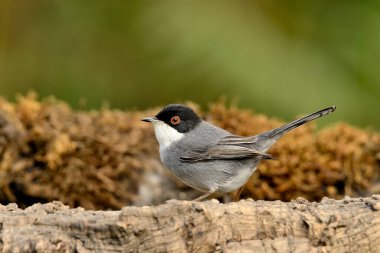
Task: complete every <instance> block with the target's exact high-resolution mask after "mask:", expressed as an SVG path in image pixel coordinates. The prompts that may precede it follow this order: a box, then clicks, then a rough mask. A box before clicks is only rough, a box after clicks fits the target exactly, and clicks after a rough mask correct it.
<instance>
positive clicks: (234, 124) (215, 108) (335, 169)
mask: <svg viewBox="0 0 380 253" xmlns="http://www.w3.org/2000/svg"><path fill="white" fill-rule="evenodd" d="M195 107H196V106H195ZM157 110H158V108H157V109H153V110H149V111H143V112H138V111H131V112H124V111H120V110H109V109H102V110H99V111H87V112H86V111H73V110H72V109H71V108H70V107H69V106H68V105H67V104H65V103H63V102H60V101H57V100H55V99H52V98H50V99H45V100H43V101H39V100H38V99H37V98H36V95H35V94H32V93H31V94H29V95H27V96H20V97H18V99H17V102H16V103H10V102H8V101H6V100H4V99H3V100H1V101H0V157H1V161H0V202H1V203H3V204H4V203H9V202H16V203H18V204H19V205H20V206H23V207H25V206H28V205H31V204H33V203H35V202H48V201H52V200H61V201H62V202H64V203H65V204H68V205H70V206H72V207H76V206H82V207H85V208H87V209H118V208H121V207H122V206H125V205H129V204H133V203H134V202H135V200H136V199H137V198H138V195H139V194H140V192H139V186H140V184H141V182H142V180H143V177H144V176H143V175H144V173H146V172H147V171H148V172H152V173H159V174H160V173H161V176H162V177H167V175H166V174H164V173H162V172H157V170H156V167H157V165H158V164H159V157H158V147H157V143H156V140H155V138H154V134H153V129H152V128H151V126H150V125H149V124H146V123H144V122H141V121H140V119H141V118H143V117H145V116H149V115H154V114H155V112H156V111H157ZM197 110H198V109H197ZM198 111H199V110H198ZM201 114H202V115H203V116H204V117H205V118H206V119H207V120H210V121H212V122H214V123H215V124H217V125H219V126H221V127H223V128H225V129H227V130H230V131H231V132H233V133H236V134H241V135H252V134H257V133H259V132H263V131H266V130H268V129H271V128H274V127H277V126H279V125H281V122H280V121H277V120H273V119H269V118H268V117H266V116H264V115H257V114H252V113H251V112H249V111H247V110H241V109H238V108H236V107H230V108H229V107H226V106H225V104H224V103H223V102H220V103H216V104H213V105H212V106H211V107H210V111H209V112H207V113H202V112H201ZM269 153H271V154H273V155H275V156H276V157H278V161H264V162H262V163H261V164H260V166H259V169H258V170H257V171H256V172H255V173H254V175H253V176H252V178H251V179H250V180H249V182H248V183H247V185H246V188H245V190H244V191H243V195H242V197H253V198H255V199H281V200H290V199H293V198H296V197H298V196H302V197H305V198H307V199H309V200H319V199H321V198H322V197H323V196H329V197H332V198H341V197H342V196H344V195H354V196H356V195H366V194H370V193H376V192H377V191H378V190H376V189H377V187H376V183H377V179H378V175H379V173H378V170H379V154H380V135H379V134H378V133H374V132H370V131H364V130H361V129H357V128H354V127H351V126H348V125H346V124H337V125H335V126H332V127H329V128H326V129H322V130H321V131H319V132H316V131H315V130H314V125H313V124H308V125H305V126H302V127H300V128H299V129H297V130H294V131H292V132H291V133H289V134H287V135H286V136H284V137H283V138H282V139H281V140H280V141H279V142H278V143H277V144H276V145H275V146H274V147H273V148H272V149H271V150H270V151H269ZM163 187H165V185H164V186H163ZM182 187H183V186H182ZM174 190H176V189H174ZM171 191H173V189H171ZM178 191H180V190H178ZM148 194H149V193H148ZM233 194H234V193H233ZM185 197H186V196H185ZM162 198H164V197H162ZM163 200H164V199H156V202H160V201H163Z"/></svg>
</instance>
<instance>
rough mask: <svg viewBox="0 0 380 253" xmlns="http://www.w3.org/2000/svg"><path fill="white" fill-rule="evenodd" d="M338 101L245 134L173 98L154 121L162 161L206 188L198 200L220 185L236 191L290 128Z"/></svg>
mask: <svg viewBox="0 0 380 253" xmlns="http://www.w3.org/2000/svg"><path fill="white" fill-rule="evenodd" d="M335 108H336V107H335V106H332V107H329V108H326V109H323V110H320V111H318V112H315V113H312V114H310V115H308V116H306V117H303V118H301V119H298V120H295V121H292V122H290V123H288V124H285V125H283V126H281V127H279V128H275V129H273V130H269V131H267V132H264V133H261V134H258V135H255V136H249V137H243V136H238V135H234V134H232V133H229V132H227V131H226V130H224V129H222V128H219V127H217V126H214V125H212V124H210V123H208V122H206V121H204V120H202V119H201V118H200V117H199V116H198V115H197V114H196V113H195V112H194V111H193V110H192V109H191V108H189V107H187V106H184V105H180V104H171V105H168V106H166V107H165V108H163V109H162V110H161V111H160V112H159V113H158V114H157V115H156V116H155V117H149V118H144V119H142V120H143V121H146V122H151V123H153V126H154V131H155V134H156V138H157V140H158V143H159V145H160V157H161V161H162V163H163V164H164V165H165V167H167V168H168V169H169V170H170V171H171V172H172V173H173V174H174V175H175V176H176V177H177V178H178V179H179V180H181V181H182V182H184V183H185V184H187V185H189V186H190V187H192V188H194V189H197V190H199V191H201V192H205V194H204V195H202V196H200V197H199V198H197V199H195V200H196V201H199V200H202V199H204V198H207V197H209V196H210V195H211V194H213V193H214V192H216V191H219V192H232V191H234V190H236V189H239V188H240V187H241V186H243V185H244V184H245V183H246V182H247V181H248V179H249V177H250V176H251V175H252V173H253V172H254V171H255V170H256V168H257V165H258V164H259V162H260V161H261V160H262V159H273V157H272V156H271V155H269V154H267V153H266V151H267V150H268V149H269V148H270V147H271V146H272V145H273V144H274V143H275V142H276V141H277V140H278V139H279V138H280V137H281V136H283V135H284V134H285V133H287V132H289V131H290V130H292V129H294V128H297V127H299V126H301V125H303V124H305V123H307V122H309V121H312V120H315V119H318V118H320V117H322V116H324V115H327V114H329V113H330V112H333V111H335Z"/></svg>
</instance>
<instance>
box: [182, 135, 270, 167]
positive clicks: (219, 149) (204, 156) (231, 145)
mask: <svg viewBox="0 0 380 253" xmlns="http://www.w3.org/2000/svg"><path fill="white" fill-rule="evenodd" d="M252 141H253V139H252V137H240V136H227V137H225V138H223V139H222V140H221V141H220V142H219V143H218V144H216V145H215V146H211V147H208V148H206V149H204V150H197V151H193V152H190V153H189V154H187V155H186V156H182V157H181V159H182V160H183V161H185V162H199V161H206V160H231V159H246V158H252V157H256V156H261V157H262V158H264V159H273V157H272V156H271V155H269V154H265V153H262V152H260V151H258V150H255V149H253V148H251V147H247V146H246V144H251V143H252ZM243 145H244V146H243Z"/></svg>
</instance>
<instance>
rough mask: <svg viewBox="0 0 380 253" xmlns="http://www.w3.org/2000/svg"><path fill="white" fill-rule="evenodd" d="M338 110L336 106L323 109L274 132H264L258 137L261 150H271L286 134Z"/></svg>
mask: <svg viewBox="0 0 380 253" xmlns="http://www.w3.org/2000/svg"><path fill="white" fill-rule="evenodd" d="M335 109H336V106H331V107H328V108H326V109H323V110H320V111H317V112H315V113H312V114H310V115H308V116H305V117H303V118H301V119H297V120H295V121H292V122H290V123H288V124H285V125H283V126H281V127H279V128H275V129H273V130H270V131H267V132H264V133H262V134H259V135H258V136H257V137H258V138H259V140H260V141H259V143H260V146H262V147H260V148H261V149H260V150H267V149H268V148H270V146H272V145H273V144H274V143H275V142H276V141H277V140H278V139H279V138H280V137H281V136H283V135H284V134H286V133H287V132H289V131H291V130H293V129H294V128H297V127H299V126H302V125H303V124H305V123H307V122H309V121H312V120H315V119H318V118H320V117H322V116H325V115H327V114H329V113H330V112H333V111H335Z"/></svg>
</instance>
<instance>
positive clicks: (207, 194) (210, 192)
mask: <svg viewBox="0 0 380 253" xmlns="http://www.w3.org/2000/svg"><path fill="white" fill-rule="evenodd" d="M217 190H218V189H215V188H213V189H210V191H209V192H207V193H206V194H203V195H202V196H200V197H198V198H196V199H194V200H193V201H201V200H202V199H205V198H207V197H210V196H211V195H212V194H213V193H214V192H216V191H217Z"/></svg>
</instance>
